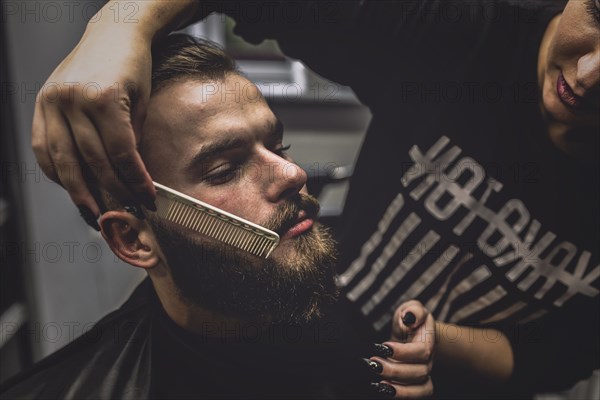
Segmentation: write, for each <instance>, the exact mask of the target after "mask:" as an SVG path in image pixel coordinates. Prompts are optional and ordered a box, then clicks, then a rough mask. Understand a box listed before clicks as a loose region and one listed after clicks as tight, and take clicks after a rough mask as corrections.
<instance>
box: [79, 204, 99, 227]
mask: <svg viewBox="0 0 600 400" xmlns="http://www.w3.org/2000/svg"><path fill="white" fill-rule="evenodd" d="M77 208H78V209H79V215H81V218H83V220H84V221H85V223H86V224H88V225H89V226H91V227H92V228H94V229H95V230H96V231H98V232H100V225H98V221H96V216H95V215H94V213H93V212H92V210H90V209H89V208H88V207H87V206H77Z"/></svg>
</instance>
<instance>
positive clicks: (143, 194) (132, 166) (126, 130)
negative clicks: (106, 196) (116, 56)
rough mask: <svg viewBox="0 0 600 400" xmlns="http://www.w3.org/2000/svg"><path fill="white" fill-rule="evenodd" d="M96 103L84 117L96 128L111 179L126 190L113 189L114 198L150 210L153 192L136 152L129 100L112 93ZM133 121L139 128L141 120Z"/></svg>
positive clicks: (148, 176) (150, 180) (152, 186)
mask: <svg viewBox="0 0 600 400" xmlns="http://www.w3.org/2000/svg"><path fill="white" fill-rule="evenodd" d="M107 96H108V95H107ZM114 96H116V97H114ZM100 101H101V102H102V103H101V104H100V105H98V106H97V107H94V108H93V109H92V110H91V111H89V112H88V115H89V116H90V117H91V119H92V121H93V123H94V125H95V126H96V128H97V129H98V132H99V136H100V138H101V140H102V143H103V147H104V148H105V149H106V153H107V155H108V158H109V159H110V162H111V164H112V167H113V170H114V174H112V175H113V176H114V177H115V179H120V180H121V182H122V183H123V184H124V185H125V186H124V187H126V188H127V189H126V190H123V189H118V188H117V189H116V190H117V191H116V192H115V195H116V196H117V197H118V198H119V199H121V200H122V201H124V202H128V203H133V204H135V203H142V204H144V205H145V206H146V207H148V208H150V209H154V206H153V197H154V194H155V189H154V185H153V184H152V179H151V178H150V175H149V174H148V172H147V171H146V169H145V166H144V163H143V161H142V158H141V156H140V154H139V153H138V150H137V145H136V136H135V132H134V130H133V124H132V119H131V118H132V116H131V100H130V99H129V98H128V97H127V96H126V97H122V94H120V93H113V95H112V97H105V98H103V99H102V100H100ZM140 109H141V107H140ZM134 118H135V119H134V121H135V122H136V126H138V127H140V126H141V122H140V119H141V118H143V117H140V116H139V115H136V116H134ZM139 129H141V127H140V128H139Z"/></svg>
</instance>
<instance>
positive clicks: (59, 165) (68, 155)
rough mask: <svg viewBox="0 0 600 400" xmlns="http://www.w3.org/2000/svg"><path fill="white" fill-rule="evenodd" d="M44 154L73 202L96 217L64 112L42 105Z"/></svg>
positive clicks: (95, 207)
mask: <svg viewBox="0 0 600 400" xmlns="http://www.w3.org/2000/svg"><path fill="white" fill-rule="evenodd" d="M42 109H43V112H44V120H45V125H46V138H47V142H48V154H49V155H50V158H51V163H52V164H53V166H54V170H55V172H56V174H57V176H58V181H59V182H60V184H61V185H62V186H63V187H64V188H65V189H66V190H67V192H68V193H69V196H70V197H71V200H72V201H73V203H75V204H76V205H77V206H78V207H82V206H85V207H87V208H88V209H89V210H90V212H91V213H92V214H93V215H94V216H95V217H97V216H98V215H99V214H100V209H99V207H98V204H97V203H96V200H95V199H94V197H93V196H92V194H91V193H90V191H89V189H88V187H87V183H86V181H85V179H84V176H83V174H82V169H81V164H80V161H79V157H78V150H77V147H76V144H75V142H74V141H73V137H72V135H71V132H70V127H69V123H68V122H67V120H66V118H65V115H64V114H63V113H62V112H61V111H60V110H59V109H58V108H56V107H44V106H42Z"/></svg>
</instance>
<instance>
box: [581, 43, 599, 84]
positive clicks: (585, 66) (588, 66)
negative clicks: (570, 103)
mask: <svg viewBox="0 0 600 400" xmlns="http://www.w3.org/2000/svg"><path fill="white" fill-rule="evenodd" d="M577 86H580V87H581V88H583V89H584V90H585V91H586V93H587V92H590V91H592V92H598V91H599V90H600V45H597V46H596V48H595V50H594V51H593V52H589V53H587V54H585V55H584V56H582V57H581V58H579V61H578V62H577Z"/></svg>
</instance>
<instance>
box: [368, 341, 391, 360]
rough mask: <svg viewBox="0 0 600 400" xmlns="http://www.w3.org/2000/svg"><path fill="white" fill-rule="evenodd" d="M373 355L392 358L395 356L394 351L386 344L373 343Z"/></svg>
mask: <svg viewBox="0 0 600 400" xmlns="http://www.w3.org/2000/svg"><path fill="white" fill-rule="evenodd" d="M373 353H374V354H375V355H376V356H379V357H384V358H387V357H391V356H393V355H394V350H392V348H391V347H390V346H386V345H385V344H380V343H373Z"/></svg>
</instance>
